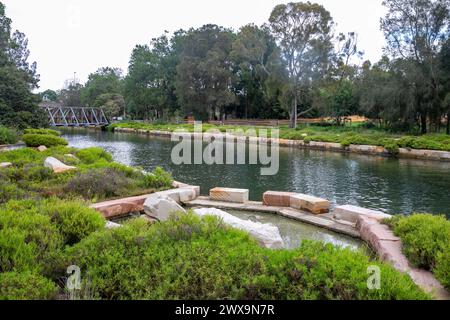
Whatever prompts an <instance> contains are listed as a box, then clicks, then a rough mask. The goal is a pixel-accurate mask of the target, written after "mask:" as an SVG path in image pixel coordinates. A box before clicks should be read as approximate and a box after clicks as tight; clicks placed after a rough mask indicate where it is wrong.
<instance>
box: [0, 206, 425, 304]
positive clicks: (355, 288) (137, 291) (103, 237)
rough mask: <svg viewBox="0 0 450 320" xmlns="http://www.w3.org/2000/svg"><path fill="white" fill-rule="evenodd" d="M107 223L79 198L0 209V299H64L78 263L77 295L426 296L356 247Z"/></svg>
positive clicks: (177, 225)
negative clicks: (374, 274)
mask: <svg viewBox="0 0 450 320" xmlns="http://www.w3.org/2000/svg"><path fill="white" fill-rule="evenodd" d="M104 225H105V220H104V219H103V218H102V217H101V216H100V214H99V213H97V212H95V211H93V210H91V209H88V208H83V203H81V202H71V201H69V202H68V201H61V200H57V199H49V200H45V201H39V202H35V201H29V200H22V201H10V202H9V203H8V204H6V205H3V206H1V207H0V257H1V259H0V299H55V298H56V297H59V298H67V295H66V290H65V287H64V283H65V282H64V279H65V277H66V270H67V267H68V266H70V265H76V266H79V267H80V269H81V279H82V289H81V291H80V292H79V297H80V298H82V299H248V300H254V299H270V300H272V299H429V296H428V295H426V294H425V293H423V292H422V291H421V290H420V289H419V288H418V287H417V286H416V285H415V284H414V283H413V282H412V280H411V279H410V278H409V277H408V276H407V275H405V274H402V273H399V272H398V271H396V270H394V269H393V268H392V267H390V266H388V265H386V264H384V263H381V262H378V261H374V260H371V259H370V258H369V257H368V256H367V255H366V254H364V253H363V252H362V251H361V252H360V251H352V250H350V249H342V248H338V247H334V246H332V245H327V244H322V243H318V242H310V241H305V242H303V243H302V245H301V247H299V248H298V249H295V250H269V249H264V248H261V247H260V246H259V245H258V244H257V242H256V241H255V240H254V239H252V238H251V237H250V236H249V235H248V234H246V233H244V232H242V231H238V230H235V229H232V228H230V227H227V226H226V225H224V224H223V222H221V221H220V220H219V219H217V218H214V217H206V218H203V219H202V218H199V217H197V216H195V215H193V214H192V213H188V214H180V215H178V214H174V215H173V216H172V217H171V219H169V221H166V222H163V223H155V224H151V223H150V222H148V221H147V220H145V219H141V218H138V219H134V220H130V221H128V222H126V223H125V224H124V226H122V227H121V228H117V229H113V230H107V229H105V228H104ZM369 266H378V267H379V268H380V271H381V289H380V290H370V289H368V287H367V268H368V267H369Z"/></svg>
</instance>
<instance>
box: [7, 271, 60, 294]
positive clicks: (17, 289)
mask: <svg viewBox="0 0 450 320" xmlns="http://www.w3.org/2000/svg"><path fill="white" fill-rule="evenodd" d="M57 294H58V289H57V287H56V285H55V284H54V283H53V282H52V281H50V280H48V279H46V278H44V277H42V276H40V275H38V274H34V273H30V272H21V273H17V272H5V273H0V300H51V299H55V298H56V297H57Z"/></svg>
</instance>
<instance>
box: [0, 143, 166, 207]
mask: <svg viewBox="0 0 450 320" xmlns="http://www.w3.org/2000/svg"><path fill="white" fill-rule="evenodd" d="M69 154H70V155H72V156H69ZM49 156H51V157H55V158H57V159H59V160H61V161H62V162H63V163H65V164H67V165H73V166H76V167H77V169H78V170H76V172H73V171H72V172H66V173H63V174H54V173H53V172H52V171H51V170H50V169H48V168H45V167H44V161H45V159H46V158H47V157H49ZM0 162H11V163H12V164H13V166H12V167H9V168H2V169H0V204H1V203H5V202H7V201H8V200H10V199H21V198H27V199H28V198H32V199H39V198H48V197H52V196H57V197H60V198H74V197H82V198H84V199H86V200H91V201H92V200H103V199H108V198H111V197H119V196H120V197H122V196H123V197H126V196H135V195H139V194H146V193H150V192H153V191H155V190H160V189H169V188H171V185H172V178H171V176H170V174H168V173H166V172H165V171H164V170H162V169H157V170H155V171H154V172H153V175H152V176H151V177H148V176H147V175H145V174H144V173H142V171H141V169H138V168H132V167H128V166H125V165H123V164H119V163H116V162H113V161H112V157H111V155H110V154H109V153H107V152H105V151H104V150H102V149H100V148H88V149H81V150H77V149H73V148H68V147H65V146H57V147H52V148H50V149H48V150H47V151H45V152H38V151H37V150H35V149H32V148H22V149H17V150H12V151H6V152H1V153H0Z"/></svg>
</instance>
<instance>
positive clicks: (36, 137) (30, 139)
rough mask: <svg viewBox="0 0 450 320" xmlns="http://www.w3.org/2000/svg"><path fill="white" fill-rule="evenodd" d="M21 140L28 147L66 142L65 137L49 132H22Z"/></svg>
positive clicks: (51, 145)
mask: <svg viewBox="0 0 450 320" xmlns="http://www.w3.org/2000/svg"><path fill="white" fill-rule="evenodd" d="M22 140H23V142H25V144H26V145H27V146H28V147H39V146H46V147H48V148H50V147H55V146H66V145H67V144H68V143H67V141H66V140H65V139H63V138H61V137H57V136H54V135H50V134H24V135H23V137H22Z"/></svg>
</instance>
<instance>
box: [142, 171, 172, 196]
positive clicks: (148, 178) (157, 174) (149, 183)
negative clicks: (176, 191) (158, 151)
mask: <svg viewBox="0 0 450 320" xmlns="http://www.w3.org/2000/svg"><path fill="white" fill-rule="evenodd" d="M172 182H173V179H172V175H171V174H170V173H168V172H166V171H164V170H163V169H162V168H160V167H157V168H156V169H155V170H154V171H153V172H152V173H150V174H147V175H145V176H144V186H145V187H146V188H154V189H157V190H159V189H164V188H170V187H171V186H172Z"/></svg>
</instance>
